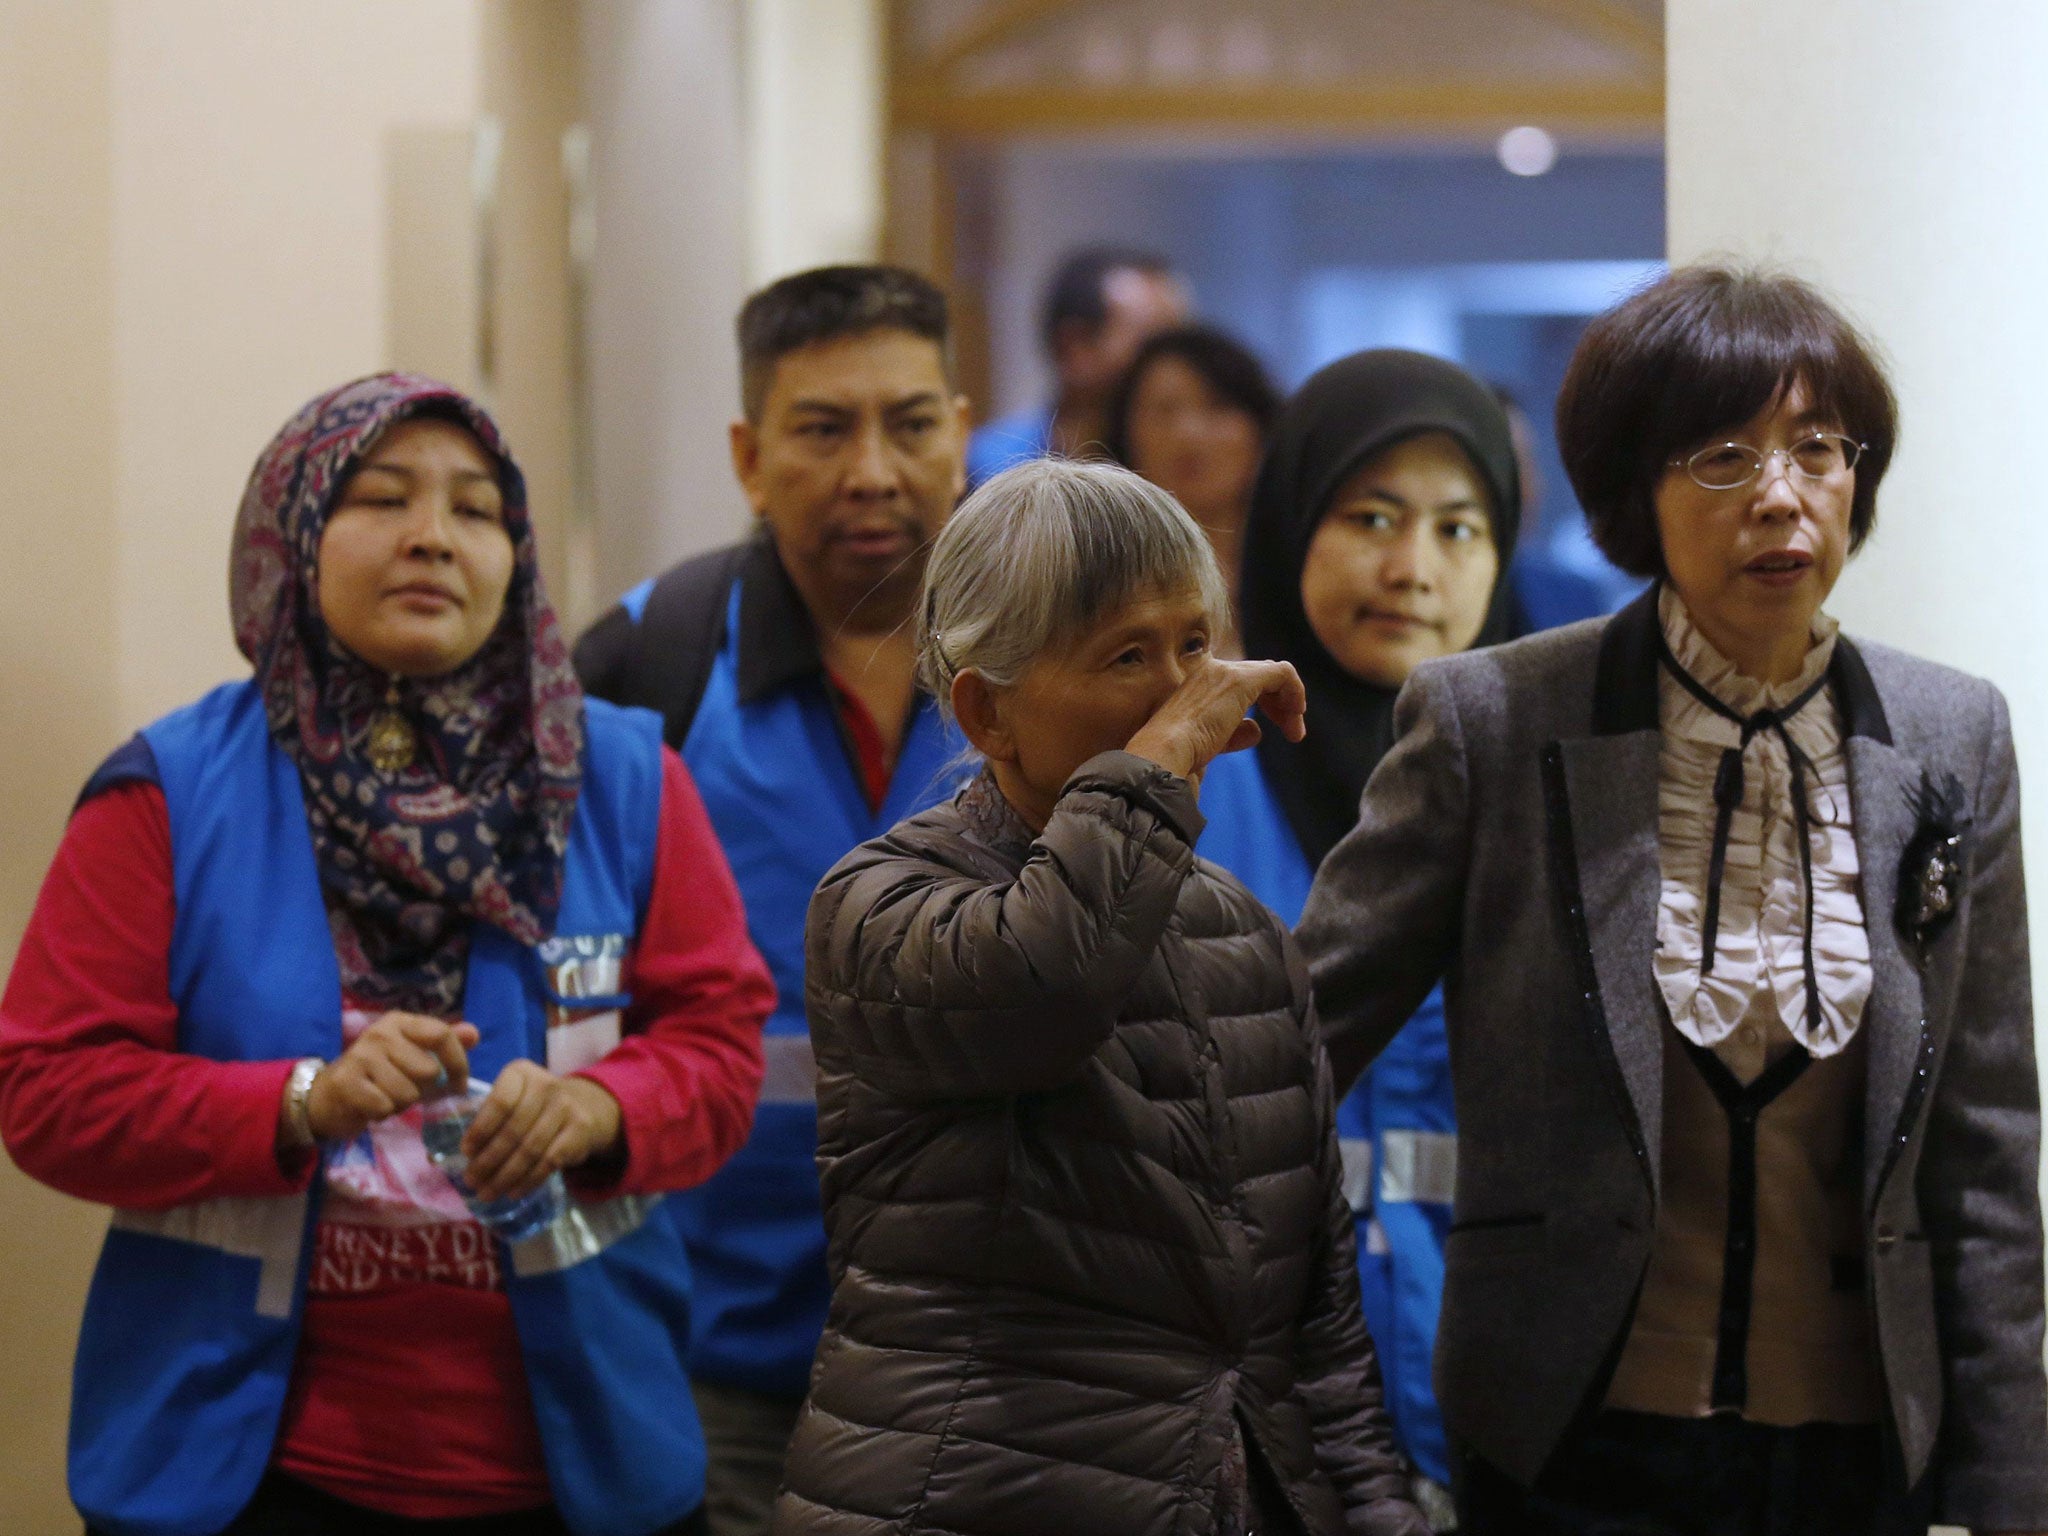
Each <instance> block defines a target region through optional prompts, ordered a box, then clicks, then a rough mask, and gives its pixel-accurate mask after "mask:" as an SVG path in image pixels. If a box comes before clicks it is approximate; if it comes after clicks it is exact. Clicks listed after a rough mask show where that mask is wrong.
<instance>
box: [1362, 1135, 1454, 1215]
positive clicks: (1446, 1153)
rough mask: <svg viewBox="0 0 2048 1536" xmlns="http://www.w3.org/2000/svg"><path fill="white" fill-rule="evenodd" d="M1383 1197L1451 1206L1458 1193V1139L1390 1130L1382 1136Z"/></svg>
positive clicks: (1381, 1171) (1385, 1198) (1381, 1196)
mask: <svg viewBox="0 0 2048 1536" xmlns="http://www.w3.org/2000/svg"><path fill="white" fill-rule="evenodd" d="M1380 1142H1381V1144H1382V1146H1383V1147H1384V1151H1383V1152H1382V1153H1381V1161H1380V1198H1381V1199H1382V1200H1399V1201H1402V1202H1404V1203H1420V1204H1423V1205H1449V1204H1450V1203H1451V1201H1452V1199H1453V1197H1455V1196H1456V1194H1457V1192H1458V1138H1457V1137H1456V1136H1453V1135H1451V1134H1450V1133H1449V1132H1448V1131H1388V1132H1386V1133H1385V1134H1383V1135H1382V1136H1381V1137H1380Z"/></svg>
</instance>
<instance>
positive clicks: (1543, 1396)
mask: <svg viewBox="0 0 2048 1536" xmlns="http://www.w3.org/2000/svg"><path fill="white" fill-rule="evenodd" d="M1558 423H1559V439H1560V443H1561V445H1562V447H1563V450H1564V454H1565V459H1566V464H1567V468H1568V469H1569V470H1570V472H1571V476H1572V482H1573V485H1574V487H1575V488H1576V490H1577V491H1578V493H1579V497H1580V500H1581V501H1582V503H1583V504H1584V505H1585V507H1586V509H1587V513H1588V516H1589V519H1590V520H1591V523H1592V526H1593V529H1594V533H1595V537H1596V538H1597V539H1598V540H1599V541H1600V543H1601V546H1602V547H1603V548H1604V549H1605V550H1606V552H1607V553H1608V555H1609V556H1610V557H1611V558H1613V559H1614V560H1615V561H1616V563H1617V564H1619V565H1621V566H1622V567H1623V568H1624V569H1629V570H1633V571H1636V572H1638V573H1640V574H1642V575H1645V576H1650V577H1653V578H1655V585H1654V586H1653V587H1652V588H1651V590H1650V591H1649V592H1648V593H1646V594H1645V595H1644V597H1643V598H1642V599H1640V600H1639V601H1638V602H1636V603H1635V604H1634V605H1632V606H1631V607H1629V608H1628V609H1626V610H1624V611H1623V612H1622V613H1620V614H1618V615H1616V616H1615V617H1614V618H1612V619H1609V620H1595V621H1589V622H1587V623H1584V624H1579V625H1575V626H1572V627H1570V628H1568V629H1564V630H1559V631H1553V632H1551V633H1549V634H1545V635H1538V636H1534V637H1532V638H1530V639H1528V640H1525V641H1521V642H1518V643H1516V644H1513V645H1509V646H1505V647H1501V648H1497V649H1494V650H1489V651H1483V652H1474V653H1470V654H1467V655H1462V656H1456V657H1450V658H1446V659H1444V660H1442V661H1439V662H1429V663H1425V664H1424V665H1423V666H1422V667H1420V668H1419V669H1417V671H1416V672H1415V674H1414V676H1413V678H1412V679H1411V681H1410V682H1409V684H1408V686H1407V688H1406V689H1405V691H1404V693H1403V695H1402V697H1401V700H1400V704H1399V706H1398V709H1397V716H1396V729H1397V732H1398V741H1397V744H1396V745H1395V747H1394V748H1393V750H1392V751H1391V752H1390V753H1389V754H1388V756H1387V757H1386V759H1385V760H1384V761H1383V762H1382V763H1381V765H1380V767H1379V769H1378V770H1377V771H1376V772H1375V774H1374V775H1373V777H1372V779H1371V781H1370V783H1369V784H1368V786H1367V789H1366V792H1365V795H1364V798H1363V802H1362V806H1361V811H1360V820H1359V824H1358V826H1357V828H1356V829H1355V830H1354V831H1353V832H1352V833H1351V834H1350V835H1349V836H1348V837H1347V838H1345V839H1344V840H1343V841H1342V842H1341V843H1339V844H1338V845H1337V847H1336V848H1335V850H1334V851H1333V852H1332V853H1331V854H1330V856H1329V858H1328V859H1327V861H1326V862H1325V863H1324V864H1323V866H1322V868H1321V870H1320V872H1319V873H1318V875H1317V878H1316V882H1315V886H1314V889H1313V891H1312V892H1311V894H1310V897H1309V901H1308V905H1307V909H1306V911H1305V913H1304V915H1303V918H1302V924H1301V928H1300V938H1301V942H1302V944H1303V947H1304V948H1305V949H1306V950H1307V951H1308V953H1309V956H1310V959H1311V963H1312V967H1313V974H1314V980H1315V990H1316V996H1317V1002H1318V1005H1319V1007H1320V1009H1321V1012H1322V1019H1323V1024H1324V1029H1325V1032H1326V1037H1327V1039H1328V1041H1329V1046H1330V1055H1331V1059H1332V1061H1333V1064H1334V1065H1335V1068H1336V1071H1337V1075H1338V1078H1339V1082H1340V1085H1341V1084H1348V1082H1349V1081H1350V1080H1351V1079H1353V1078H1354V1077H1356V1075H1357V1074H1358V1072H1359V1071H1360V1070H1361V1069H1362V1068H1363V1067H1364V1066H1365V1064H1366V1063H1367V1062H1369V1061H1370V1060H1371V1059H1372V1057H1373V1055H1374V1054H1375V1052H1377V1051H1378V1050H1379V1049H1380V1048H1381V1047H1382V1046H1383V1045H1384V1044H1385V1043H1386V1041H1387V1040H1388V1039H1389V1038H1390V1037H1391V1036H1392V1035H1393V1033H1394V1032H1395V1031H1396V1030H1397V1029H1398V1028H1399V1027H1400V1025H1401V1023H1402V1021H1404V1020H1405V1019H1406V1018H1407V1017H1408V1016H1409V1014H1410V1012H1412V1011H1413V1009H1414V1007H1415V1005H1416V1004H1417V1002H1419V1001H1420V999H1421V998H1422V997H1423V996H1424V994H1425V993H1427V991H1428V990H1429V988H1430V987H1431V985H1432V984H1434V983H1435V982H1436V981H1437V980H1438V979H1439V978H1442V979H1443V982H1444V987H1445V996H1446V1004H1447V1013H1448V1020H1449V1035H1450V1045H1451V1053H1452V1064H1453V1073H1454V1078H1455V1084H1456V1095H1457V1112H1458V1120H1459V1124H1460V1128H1461V1135H1460V1149H1459V1157H1460V1164H1459V1169H1458V1178H1457V1198H1456V1215H1455V1220H1454V1223H1453V1225H1452V1228H1451V1235H1450V1239H1449V1248H1448V1256H1447V1261H1446V1262H1447V1277H1446V1284H1445V1294H1444V1304H1443V1316H1442V1325H1441V1331H1440V1333H1439V1337H1438V1346H1437V1385H1438V1392H1439V1395H1440V1398H1441V1400H1442V1404H1443V1408H1444V1416H1445V1420H1446V1423H1447V1426H1448V1428H1449V1431H1450V1434H1451V1436H1452V1439H1453V1442H1454V1447H1455V1451H1454V1474H1455V1476H1456V1480H1457V1483H1458V1495H1459V1502H1460V1509H1461V1514H1462V1517H1463V1526H1462V1529H1464V1530H1465V1531H1467V1532H1468V1533H1479V1536H1485V1533H1490V1532H1512V1533H1514V1536H1528V1533H1542V1532H1578V1533H1591V1532H1603V1533H1608V1532H1612V1533H1620V1532H1628V1533H1640V1536H1663V1533H1672V1536H1677V1533H1688V1536H1690V1533H1702V1536H1704V1533H1710V1532H1711V1533H1716V1536H1718V1533H1730V1536H1733V1533H1743V1536H1747V1533H1767V1532H1769V1533H1776V1532H1800V1533H1807V1532H1825V1533H1829V1536H1835V1533H1852V1532H1853V1533H1862V1532H1883V1533H1893V1532H1904V1531H1914V1532H1924V1531H1925V1530H1926V1528H1927V1526H1928V1524H1929V1523H1930V1522H1932V1521H1941V1522H1946V1523H1951V1524H1960V1525H1964V1526H1967V1527H1969V1528H1971V1529H1972V1530H1974V1531H1978V1532H1992V1531H2005V1532H2025V1531H2040V1530H2043V1529H2048V1383H2044V1376H2043V1369H2042V1294H2043V1292H2042V1236H2041V1216H2040V1205H2039V1192H2038V1145H2039V1106H2038V1089H2037V1084H2036V1077H2035V1067H2034V1046H2033V1018H2032V1009H2031V1003H2030V993H2029V979H2028V967H2027V939H2026V897H2025V891H2024V886H2023V882H2022V875H2021V860H2020V833H2019V786H2018V778H2017V769H2016V765H2015V761H2014V756H2013V748H2012V740H2011V734H2010V730H2009V726H2008V721H2007V716H2006V709H2005V703H2004V700H2003V699H2002V698H2001V697H2000V696H1999V693H1998V691H1997V690H1996V689H1995V688H1993V687H1992V686H1991V685H1990V684H1988V683H1985V682H1982V681H1980V680H1978V679H1975V678H1971V677H1966V676H1963V675H1961V674H1959V673H1955V672H1951V671H1949V670H1947V669H1945V668H1942V667H1937V666H1935V665H1933V664H1931V663H1928V662H1924V661H1920V660H1917V659H1915V658H1913V657H1909V656H1905V655H1902V654H1900V653H1898V652H1895V651H1892V650H1890V649H1888V648H1885V647H1882V646H1878V645H1874V644H1867V643H1861V642H1851V641H1850V640H1849V639H1848V638H1847V637H1845V636H1842V635H1840V634H1839V633H1838V632H1837V630H1836V626H1835V624H1834V621H1833V620H1832V619H1830V618H1828V617H1827V616H1826V615H1825V613H1824V612H1823V611H1822V604H1823V602H1824V601H1825V599H1826V597H1827V595H1828V592H1829V590H1830V589H1831V587H1832V586H1833V584H1834V581H1835V579H1836V577H1837V576H1838V575H1839V574H1840V571H1841V568H1842V565H1843V563H1844V562H1845V560H1846V559H1847V558H1848V556H1849V555H1850V554H1851V553H1852V552H1853V551H1854V550H1855V548H1856V547H1857V546H1858V545H1860V544H1861V542H1862V541H1863V539H1864V538H1866V537H1867V536H1868V534H1869V532H1870V529H1871V526H1872V524H1873V521H1874V519H1875V515H1876V495H1877V488H1878V484H1879V481H1880V480H1881V479H1882V477H1883V474H1884V471H1885V468H1886V466H1887V464H1888V462H1889V460H1890V457H1891V451H1892V446H1893V442H1894V439H1895V436H1896V408H1895V406H1894V403H1893V396H1892V392H1891V389H1890V386H1889V384H1888V383H1887V381H1886V379H1885V376H1884V373H1883V371H1882V369H1881V368H1880V367H1879V365H1878V364H1877V362H1876V361H1875V359H1874V357H1873V355H1872V353H1871V351H1870V349H1869V347H1868V346H1867V345H1866V344H1865V343H1864V341H1863V340H1862V339H1861V338H1860V337H1859V336H1858V335H1857V333H1856V332H1855V330H1854V329H1853V328H1852V327H1851V326H1850V325H1849V324H1848V323H1847V322H1846V321H1844V320H1843V319H1842V317H1841V316H1840V315H1839V314H1837V313H1836V312H1835V310H1834V309H1833V308H1832V307H1830V306H1829V304H1828V303H1827V302H1826V300H1824V299H1823V298H1822V297H1821V296H1820V295H1819V294H1818V293H1816V292H1815V291H1814V290H1813V289H1811V288H1809V287H1808V286H1806V285H1805V284H1802V283H1800V282H1797V281H1795V280H1792V279H1789V278H1785V277H1780V276H1773V275H1766V274H1759V273H1754V272H1743V271H1731V270H1727V269H1720V268H1694V269H1683V270H1680V271H1676V272H1674V273H1672V274H1671V275H1670V276H1669V277H1668V278H1666V279H1665V280H1663V281H1662V282H1661V283H1659V284H1657V285H1655V286H1653V287H1651V288H1649V289H1647V290H1645V291H1644V292H1642V293H1640V294H1638V295H1637V296H1635V297H1634V298H1632V299H1630V300H1629V301H1627V302H1626V303H1624V304H1623V305H1621V306H1620V307H1619V308H1618V309H1616V310H1615V311H1613V312H1611V313H1610V314H1608V315H1606V316H1603V317H1601V319H1599V320H1597V321H1596V322H1595V323H1594V324H1593V326H1592V327H1590V328H1589V330H1588V332H1587V335H1586V338H1585V340H1584V342H1583V343H1582V344H1581V346H1580V349H1579V352H1578V354H1577V356H1576V357H1575V358H1574V360H1573V363H1572V367H1571V371H1570V374H1569V376H1568V378H1567V380H1566V384H1565V391H1564V395H1563V398H1562V399H1561V400H1560V403H1559V407H1558Z"/></svg>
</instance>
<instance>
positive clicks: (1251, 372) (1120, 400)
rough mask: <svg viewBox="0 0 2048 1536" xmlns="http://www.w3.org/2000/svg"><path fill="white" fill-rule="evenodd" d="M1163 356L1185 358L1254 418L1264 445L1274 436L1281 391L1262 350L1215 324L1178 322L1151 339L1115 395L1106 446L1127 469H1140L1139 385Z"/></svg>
mask: <svg viewBox="0 0 2048 1536" xmlns="http://www.w3.org/2000/svg"><path fill="white" fill-rule="evenodd" d="M1163 357H1177V358H1179V359H1180V360H1181V361H1182V362H1184V363H1186V364H1187V365H1188V366H1189V367H1190V368H1192V369H1194V370H1195V372H1196V373H1198V374H1200V375H1201V376H1202V379H1203V381H1204V382H1205V383H1206V384H1208V386H1209V387H1210V388H1211V389H1213V390H1215V391H1216V393H1217V395H1219V396H1220V397H1221V398H1222V400H1223V402H1224V404H1226V405H1229V406H1231V407H1233V408H1235V409H1237V410H1240V411H1242V412H1244V414H1245V415H1247V416H1249V417H1251V419H1252V422H1253V424H1254V425H1256V426H1257V427H1258V429H1259V441H1260V442H1261V443H1263V442H1265V441H1266V439H1267V438H1269V437H1271V436H1272V435H1273V423H1274V422H1275V421H1277V420H1279V418H1280V391H1279V390H1277V389H1275V388H1274V387H1273V380H1272V377H1271V375H1269V374H1268V373H1267V372H1266V365H1265V364H1264V363H1262V362H1260V361H1259V358H1258V354H1257V353H1255V352H1253V351H1252V350H1251V348H1249V347H1247V346H1245V345H1244V343H1242V342H1240V341H1239V340H1237V338H1236V337H1234V336H1230V335H1227V334H1226V333H1224V332H1222V331H1219V330H1217V329H1216V328H1215V327H1214V326H1212V325H1177V326H1175V327H1173V329H1171V330H1167V331H1161V332H1159V333H1158V334H1157V335H1155V336H1151V337H1148V338H1147V339H1146V342H1145V344H1144V345H1143V346H1142V347H1140V348H1139V349H1138V355H1137V356H1136V357H1134V358H1132V359H1131V366H1130V367H1128V368H1126V369H1125V370H1124V372H1123V377H1122V378H1120V379H1118V380H1117V381H1116V388H1115V390H1114V391H1112V392H1111V394H1110V397H1109V412H1108V417H1107V420H1106V424H1105V425H1104V427H1103V442H1102V446H1103V449H1104V451H1105V452H1107V453H1108V454H1109V456H1110V457H1111V458H1112V459H1115V460H1116V461H1117V463H1119V464H1121V465H1123V466H1124V467H1125V468H1126V469H1135V468H1136V467H1137V466H1136V465H1134V464H1132V463H1131V407H1132V405H1133V404H1135V403H1136V401H1137V398H1138V385H1139V384H1140V383H1142V382H1143V381H1144V378H1145V375H1146V373H1147V372H1148V371H1150V369H1151V367H1152V365H1153V364H1154V363H1156V362H1158V361H1159V360H1160V359H1161V358H1163Z"/></svg>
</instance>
